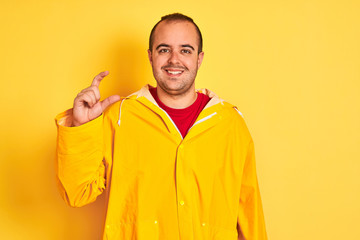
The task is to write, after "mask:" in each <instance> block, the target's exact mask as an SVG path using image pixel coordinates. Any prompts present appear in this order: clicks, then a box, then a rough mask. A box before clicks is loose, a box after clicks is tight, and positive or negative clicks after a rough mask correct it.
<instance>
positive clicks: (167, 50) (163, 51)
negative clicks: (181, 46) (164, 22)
mask: <svg viewBox="0 0 360 240" xmlns="http://www.w3.org/2000/svg"><path fill="white" fill-rule="evenodd" d="M169 51H170V50H169V49H167V48H162V49H160V50H159V53H167V52H169Z"/></svg>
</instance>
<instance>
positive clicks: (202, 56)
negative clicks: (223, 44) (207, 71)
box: [197, 52, 204, 69]
mask: <svg viewBox="0 0 360 240" xmlns="http://www.w3.org/2000/svg"><path fill="white" fill-rule="evenodd" d="M203 58H204V52H201V53H199V55H198V60H197V62H198V69H199V68H200V66H201V63H202V61H203Z"/></svg>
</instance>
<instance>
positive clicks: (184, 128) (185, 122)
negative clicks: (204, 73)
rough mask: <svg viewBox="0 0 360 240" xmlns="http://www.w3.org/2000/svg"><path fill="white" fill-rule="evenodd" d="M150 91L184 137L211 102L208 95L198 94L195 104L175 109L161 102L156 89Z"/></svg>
mask: <svg viewBox="0 0 360 240" xmlns="http://www.w3.org/2000/svg"><path fill="white" fill-rule="evenodd" d="M149 90H150V93H151V95H152V96H153V97H154V99H155V101H156V102H157V104H158V105H159V107H160V108H162V109H163V110H165V112H167V114H168V115H169V116H170V117H171V119H172V120H173V122H174V123H175V125H176V126H177V128H178V129H179V131H180V133H181V135H182V136H183V137H185V136H186V134H187V132H188V131H189V129H190V128H191V126H192V125H193V124H194V123H195V121H196V119H197V117H198V116H199V114H200V112H201V111H202V110H203V109H204V107H205V105H206V104H207V103H208V102H209V101H210V98H209V97H208V96H207V95H205V94H203V93H199V92H197V98H196V101H195V102H194V103H193V104H191V105H190V106H189V107H187V108H182V109H175V108H170V107H168V106H166V105H165V104H164V103H162V102H161V101H160V99H159V97H158V95H157V92H156V88H150V89H149Z"/></svg>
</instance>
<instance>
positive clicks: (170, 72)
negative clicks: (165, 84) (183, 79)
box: [164, 69, 184, 77]
mask: <svg viewBox="0 0 360 240" xmlns="http://www.w3.org/2000/svg"><path fill="white" fill-rule="evenodd" d="M164 70H165V72H166V73H167V75H168V76H171V77H176V76H180V75H181V74H182V73H183V72H184V70H180V69H176V70H175V69H164Z"/></svg>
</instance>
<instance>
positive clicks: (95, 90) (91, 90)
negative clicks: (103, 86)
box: [81, 86, 100, 101]
mask: <svg viewBox="0 0 360 240" xmlns="http://www.w3.org/2000/svg"><path fill="white" fill-rule="evenodd" d="M81 92H82V93H87V92H89V93H91V94H94V95H95V98H96V101H99V100H100V91H99V88H98V87H96V86H90V87H88V88H85V89H84V90H82V91H81Z"/></svg>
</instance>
